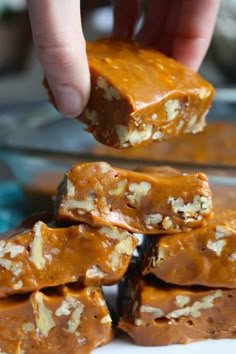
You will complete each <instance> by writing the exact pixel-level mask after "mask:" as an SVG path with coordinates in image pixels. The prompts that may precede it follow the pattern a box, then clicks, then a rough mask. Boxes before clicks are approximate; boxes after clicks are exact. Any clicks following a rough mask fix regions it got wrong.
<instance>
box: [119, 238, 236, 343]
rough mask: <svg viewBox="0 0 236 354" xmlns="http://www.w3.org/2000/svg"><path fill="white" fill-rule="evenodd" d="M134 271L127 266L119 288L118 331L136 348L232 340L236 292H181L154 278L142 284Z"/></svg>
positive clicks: (235, 334)
mask: <svg viewBox="0 0 236 354" xmlns="http://www.w3.org/2000/svg"><path fill="white" fill-rule="evenodd" d="M170 237H172V236H170ZM137 268H138V265H137V264H133V263H132V264H131V266H130V269H129V271H128V272H127V273H126V276H125V278H124V279H123V281H122V282H121V284H120V287H119V309H120V314H121V316H120V319H119V323H118V328H120V329H121V330H123V331H124V332H126V333H127V334H128V335H129V336H130V337H131V338H132V339H133V340H134V341H135V342H136V343H137V344H138V345H143V346H161V345H168V344H184V343H189V342H195V341H200V340H205V339H210V338H211V339H218V338H235V337H236V312H235V306H236V289H226V288H207V287H186V288H185V287H181V286H176V285H171V284H167V283H163V282H161V281H160V280H159V281H158V280H157V279H156V278H155V277H148V278H147V277H146V278H145V280H144V278H142V277H141V275H140V273H139V271H138V270H137Z"/></svg>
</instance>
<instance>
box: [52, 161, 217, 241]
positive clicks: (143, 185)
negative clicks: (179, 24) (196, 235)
mask: <svg viewBox="0 0 236 354" xmlns="http://www.w3.org/2000/svg"><path fill="white" fill-rule="evenodd" d="M56 205H57V207H56V218H57V220H58V221H68V220H70V221H71V222H81V221H82V222H86V223H87V224H91V225H94V226H111V225H115V226H120V227H122V228H124V229H127V230H129V231H132V232H137V233H145V234H156V233H176V232H180V231H188V230H190V229H192V228H196V227H200V226H202V225H203V224H204V221H205V220H206V219H208V218H209V216H210V215H211V209H212V202H211V190H210V187H209V183H208V180H207V178H206V176H205V175H204V174H202V173H194V174H181V175H176V176H175V175H171V174H170V175H169V176H168V175H161V174H160V175H155V176H152V175H151V174H145V173H141V172H134V171H128V170H122V169H118V168H112V167H111V166H110V165H109V164H108V163H105V162H94V163H84V164H80V165H75V166H73V167H72V169H71V170H70V171H69V172H68V173H67V174H66V177H65V179H64V182H63V183H62V184H61V187H60V190H59V193H58V197H57V201H56Z"/></svg>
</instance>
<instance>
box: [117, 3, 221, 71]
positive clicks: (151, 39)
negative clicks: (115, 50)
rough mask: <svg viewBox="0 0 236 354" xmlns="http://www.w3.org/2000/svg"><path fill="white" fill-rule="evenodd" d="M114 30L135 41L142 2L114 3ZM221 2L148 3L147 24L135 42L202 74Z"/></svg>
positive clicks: (120, 35)
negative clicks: (152, 48)
mask: <svg viewBox="0 0 236 354" xmlns="http://www.w3.org/2000/svg"><path fill="white" fill-rule="evenodd" d="M113 4H114V30H113V34H114V36H116V37H120V38H133V37H134V31H135V26H136V25H137V20H138V17H139V13H140V0H129V1H126V0H113ZM219 5H220V0H147V1H146V14H145V18H144V23H143V26H142V28H141V30H140V31H139V33H137V34H136V36H135V39H137V40H138V41H140V42H143V43H145V44H148V45H151V46H153V47H155V48H157V49H158V50H160V51H162V52H164V53H165V54H166V55H168V56H171V57H172V58H174V59H176V60H178V61H180V62H181V63H183V64H184V65H186V66H189V67H190V68H192V69H193V70H198V68H199V67H200V65H201V62H202V60H203V58H204V56H205V54H206V51H207V49H208V47H209V44H210V41H211V37H212V33H213V29H214V25H215V21H216V16H217V11H218V8H219Z"/></svg>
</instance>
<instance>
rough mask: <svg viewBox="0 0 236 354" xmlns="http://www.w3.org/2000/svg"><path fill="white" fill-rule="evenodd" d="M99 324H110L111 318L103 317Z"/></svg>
mask: <svg viewBox="0 0 236 354" xmlns="http://www.w3.org/2000/svg"><path fill="white" fill-rule="evenodd" d="M100 322H101V323H103V324H105V323H109V322H111V317H110V315H106V316H104V317H103V318H102V319H101V321H100Z"/></svg>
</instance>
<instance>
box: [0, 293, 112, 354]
mask: <svg viewBox="0 0 236 354" xmlns="http://www.w3.org/2000/svg"><path fill="white" fill-rule="evenodd" d="M111 338H112V329H111V318H110V314H109V312H108V309H107V306H106V303H105V301H104V298H103V296H102V293H101V290H100V288H97V287H85V288H80V287H76V286H74V287H72V286H70V287H67V286H62V287H59V288H52V289H50V291H49V290H48V289H46V290H44V291H35V292H33V293H31V294H30V295H25V296H24V295H18V296H10V297H8V298H6V299H1V300H0V348H1V353H11V354H19V353H30V354H39V353H48V354H51V353H58V354H77V353H80V354H88V353H90V352H91V351H92V350H93V349H94V348H95V347H97V346H100V345H103V344H106V343H107V342H109V341H110V340H111Z"/></svg>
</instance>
